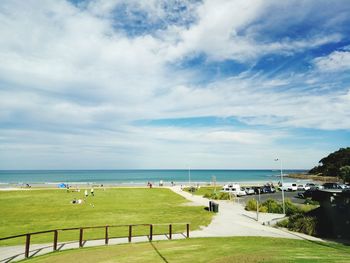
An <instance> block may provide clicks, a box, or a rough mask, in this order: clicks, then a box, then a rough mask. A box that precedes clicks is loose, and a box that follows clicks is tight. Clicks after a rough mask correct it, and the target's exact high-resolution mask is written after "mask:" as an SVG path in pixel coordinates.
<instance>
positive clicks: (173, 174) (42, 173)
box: [0, 169, 307, 184]
mask: <svg viewBox="0 0 350 263" xmlns="http://www.w3.org/2000/svg"><path fill="white" fill-rule="evenodd" d="M306 171H307V170H306V169H283V175H284V176H285V175H287V174H290V173H297V172H299V173H300V172H306ZM280 175H281V171H280V169H81V170H78V169H67V170H66V169H62V170H58V169H52V170H47V169H45V170H34V169H33V170H0V184H26V183H29V184H57V183H70V184H144V183H146V182H153V183H158V182H160V181H163V182H164V183H169V182H176V183H181V182H189V181H190V182H193V183H208V182H212V181H213V180H214V177H215V181H216V182H258V181H259V182H260V181H266V182H268V181H278V179H279V178H280ZM286 180H288V178H286Z"/></svg>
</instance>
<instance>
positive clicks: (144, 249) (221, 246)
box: [28, 237, 350, 263]
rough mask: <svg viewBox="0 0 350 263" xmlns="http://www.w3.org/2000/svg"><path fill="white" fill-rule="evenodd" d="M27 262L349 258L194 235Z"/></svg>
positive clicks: (295, 243) (314, 248)
mask: <svg viewBox="0 0 350 263" xmlns="http://www.w3.org/2000/svg"><path fill="white" fill-rule="evenodd" d="M28 262H30V263H34V262H37V263H39V262H40V263H44V262H55V263H60V262H62V263H63V262H76V263H79V262H84V263H89V262H91V263H95V262H100V263H104V262H105V263H107V262H127V263H132V262H152V263H153V262H217V263H219V262H222V263H224V262H350V248H349V247H346V246H343V245H338V244H331V243H316V242H311V241H304V240H291V239H278V238H263V237H227V238H194V239H187V240H172V241H159V242H153V243H138V244H123V245H114V246H107V247H95V248H83V249H76V250H69V251H62V252H55V253H51V254H48V255H44V256H40V257H37V258H33V259H29V260H28Z"/></svg>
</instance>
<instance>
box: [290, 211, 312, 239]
mask: <svg viewBox="0 0 350 263" xmlns="http://www.w3.org/2000/svg"><path fill="white" fill-rule="evenodd" d="M316 225H317V219H316V218H315V217H312V216H305V215H303V214H295V215H292V216H290V217H289V219H288V223H287V228H288V229H289V230H292V231H296V232H300V233H304V234H307V235H315V234H316Z"/></svg>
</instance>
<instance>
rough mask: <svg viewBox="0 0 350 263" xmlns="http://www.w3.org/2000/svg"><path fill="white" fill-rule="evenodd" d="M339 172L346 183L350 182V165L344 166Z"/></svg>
mask: <svg viewBox="0 0 350 263" xmlns="http://www.w3.org/2000/svg"><path fill="white" fill-rule="evenodd" d="M339 170H340V176H341V178H342V179H343V181H344V183H346V182H350V165H346V166H343V167H341V168H340V169H339Z"/></svg>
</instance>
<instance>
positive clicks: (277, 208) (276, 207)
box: [262, 199, 283, 214]
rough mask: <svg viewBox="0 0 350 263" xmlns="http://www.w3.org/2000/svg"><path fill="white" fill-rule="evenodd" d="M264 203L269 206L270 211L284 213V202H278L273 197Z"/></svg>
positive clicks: (268, 210)
mask: <svg viewBox="0 0 350 263" xmlns="http://www.w3.org/2000/svg"><path fill="white" fill-rule="evenodd" d="M262 205H263V206H266V207H267V212H268V213H276V214H282V213H283V208H282V204H279V203H277V201H275V200H273V199H267V200H266V201H265V202H264V203H263V204H262Z"/></svg>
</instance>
